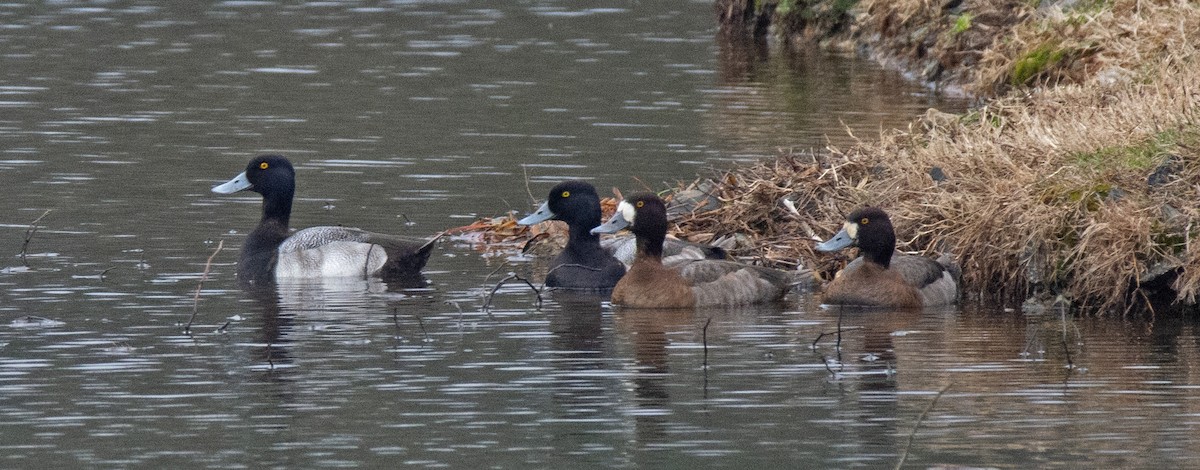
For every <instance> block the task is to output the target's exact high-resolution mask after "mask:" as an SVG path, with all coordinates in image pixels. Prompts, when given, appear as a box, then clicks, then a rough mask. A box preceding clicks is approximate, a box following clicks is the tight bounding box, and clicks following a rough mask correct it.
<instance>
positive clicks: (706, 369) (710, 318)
mask: <svg viewBox="0 0 1200 470" xmlns="http://www.w3.org/2000/svg"><path fill="white" fill-rule="evenodd" d="M709 323H712V317H708V320H706V321H705V322H704V329H703V330H701V331H702V332H703V339H704V370H705V373H707V371H708V324H709Z"/></svg>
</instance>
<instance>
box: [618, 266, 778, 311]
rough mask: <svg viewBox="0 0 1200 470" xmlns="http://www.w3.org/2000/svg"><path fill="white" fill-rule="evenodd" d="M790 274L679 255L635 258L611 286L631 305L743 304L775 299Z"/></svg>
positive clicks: (659, 306)
mask: <svg viewBox="0 0 1200 470" xmlns="http://www.w3.org/2000/svg"><path fill="white" fill-rule="evenodd" d="M793 281H794V279H793V278H792V274H791V273H788V272H784V271H779V270H775V269H770V268H764V267H761V266H753V265H748V264H742V263H738V262H736V261H720V260H683V261H677V262H674V263H672V264H671V265H668V266H664V265H663V264H659V263H657V262H653V261H650V260H643V261H636V262H635V263H634V266H633V267H631V268H630V269H629V272H628V273H627V274H625V277H624V278H623V279H622V280H621V282H620V283H618V284H617V288H616V289H614V290H613V303H616V304H619V305H623V306H627V307H637V308H647V307H653V308H681V307H693V306H695V307H703V306H718V305H747V304H757V303H765V302H771V301H776V300H779V299H781V298H783V296H784V295H785V294H787V292H788V290H790V289H791V287H792V285H793Z"/></svg>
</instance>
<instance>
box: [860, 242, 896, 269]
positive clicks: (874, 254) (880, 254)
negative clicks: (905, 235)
mask: <svg viewBox="0 0 1200 470" xmlns="http://www.w3.org/2000/svg"><path fill="white" fill-rule="evenodd" d="M895 251H896V248H895V245H893V246H892V247H891V248H889V249H888V250H879V251H876V250H870V251H863V253H862V255H863V258H866V259H867V261H870V262H872V263H875V264H878V265H880V266H883V268H884V269H887V268H888V267H889V266H891V264H892V253H895Z"/></svg>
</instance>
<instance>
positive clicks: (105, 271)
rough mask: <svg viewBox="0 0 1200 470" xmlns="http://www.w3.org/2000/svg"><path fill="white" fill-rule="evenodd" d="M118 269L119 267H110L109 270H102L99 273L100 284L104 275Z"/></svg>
mask: <svg viewBox="0 0 1200 470" xmlns="http://www.w3.org/2000/svg"><path fill="white" fill-rule="evenodd" d="M118 267H119V266H113V267H111V268H108V269H105V270H103V271H100V282H104V275H105V274H108V272H109V271H112V270H114V269H117V268H118Z"/></svg>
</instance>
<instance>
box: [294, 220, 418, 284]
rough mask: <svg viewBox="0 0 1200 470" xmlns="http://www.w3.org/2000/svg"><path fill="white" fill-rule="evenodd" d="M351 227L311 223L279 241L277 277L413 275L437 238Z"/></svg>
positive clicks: (386, 276)
mask: <svg viewBox="0 0 1200 470" xmlns="http://www.w3.org/2000/svg"><path fill="white" fill-rule="evenodd" d="M436 239H437V237H434V238H433V239H431V240H422V239H413V238H407V237H399V236H394V235H384V234H379V233H374V232H368V231H366V230H361V229H357V228H350V227H309V228H306V229H304V230H300V231H298V232H296V233H294V234H292V236H291V237H288V238H287V239H286V240H284V241H283V243H281V244H280V245H279V249H278V251H277V253H278V255H277V260H276V265H275V276H276V277H291V278H316V277H345V276H358V277H368V276H381V277H384V278H389V277H408V276H413V275H415V274H416V273H418V272H419V271H420V269H421V268H422V267H424V266H425V262H426V261H428V260H429V255H430V253H431V252H432V250H433V244H434V241H436Z"/></svg>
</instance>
